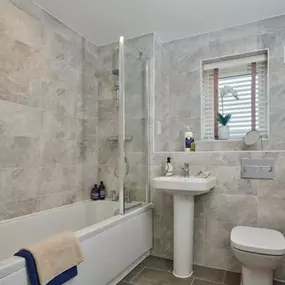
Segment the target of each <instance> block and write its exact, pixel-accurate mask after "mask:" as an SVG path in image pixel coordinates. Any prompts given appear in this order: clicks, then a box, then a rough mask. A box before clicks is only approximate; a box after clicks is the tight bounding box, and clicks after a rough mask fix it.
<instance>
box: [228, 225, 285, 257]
mask: <svg viewBox="0 0 285 285" xmlns="http://www.w3.org/2000/svg"><path fill="white" fill-rule="evenodd" d="M231 245H232V247H234V248H236V249H238V250H242V251H247V252H252V253H257V254H266V255H273V256H278V255H284V254H285V238H284V236H283V235H282V233H280V232H278V231H275V230H269V229H263V228H255V227H244V226H237V227H234V228H233V229H232V232H231Z"/></svg>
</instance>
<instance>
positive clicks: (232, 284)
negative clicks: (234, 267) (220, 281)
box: [224, 271, 241, 285]
mask: <svg viewBox="0 0 285 285" xmlns="http://www.w3.org/2000/svg"><path fill="white" fill-rule="evenodd" d="M224 284H225V285H240V284H241V274H240V273H237V272H231V271H226V275H225V279H224Z"/></svg>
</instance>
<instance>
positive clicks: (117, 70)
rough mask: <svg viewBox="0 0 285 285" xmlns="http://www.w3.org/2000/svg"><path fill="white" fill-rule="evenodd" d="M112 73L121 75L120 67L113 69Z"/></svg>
mask: <svg viewBox="0 0 285 285" xmlns="http://www.w3.org/2000/svg"><path fill="white" fill-rule="evenodd" d="M112 74H113V75H117V76H119V75H120V71H119V69H113V70H112Z"/></svg>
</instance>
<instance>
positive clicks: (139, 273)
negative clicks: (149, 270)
mask: <svg viewBox="0 0 285 285" xmlns="http://www.w3.org/2000/svg"><path fill="white" fill-rule="evenodd" d="M144 269H145V267H144V266H143V268H142V269H141V270H140V271H139V272H138V273H137V274H136V275H135V276H134V277H133V278H132V279H131V280H130V282H129V283H130V284H132V283H131V282H132V281H133V280H134V279H135V278H136V277H138V276H139V274H141V273H142V271H143V270H144Z"/></svg>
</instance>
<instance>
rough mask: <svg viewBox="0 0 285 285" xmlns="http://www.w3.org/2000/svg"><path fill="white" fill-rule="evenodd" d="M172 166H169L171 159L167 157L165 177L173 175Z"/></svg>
mask: <svg viewBox="0 0 285 285" xmlns="http://www.w3.org/2000/svg"><path fill="white" fill-rule="evenodd" d="M173 170H174V168H173V166H172V164H171V157H167V161H166V165H165V176H172V175H173Z"/></svg>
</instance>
